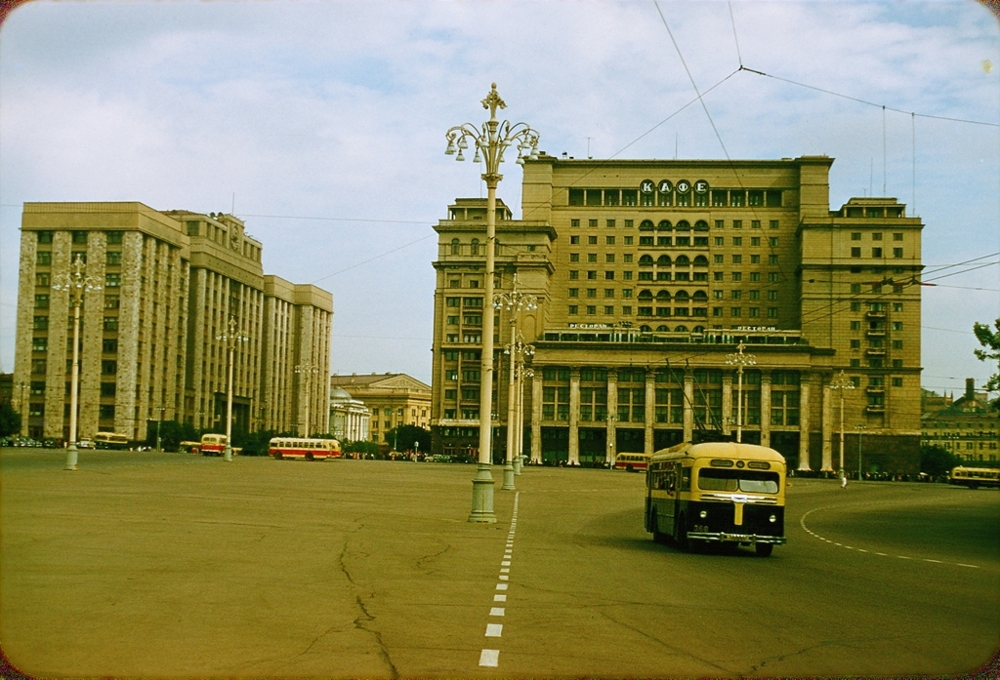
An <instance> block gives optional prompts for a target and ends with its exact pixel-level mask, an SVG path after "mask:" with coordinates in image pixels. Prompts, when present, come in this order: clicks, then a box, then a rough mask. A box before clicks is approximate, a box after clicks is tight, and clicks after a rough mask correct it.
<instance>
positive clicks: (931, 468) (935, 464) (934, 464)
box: [920, 445, 961, 477]
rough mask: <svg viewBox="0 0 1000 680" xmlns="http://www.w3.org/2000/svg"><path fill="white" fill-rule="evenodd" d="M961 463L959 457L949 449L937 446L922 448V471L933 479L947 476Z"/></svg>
mask: <svg viewBox="0 0 1000 680" xmlns="http://www.w3.org/2000/svg"><path fill="white" fill-rule="evenodd" d="M960 462H961V461H960V460H959V459H958V456H956V455H954V454H953V453H952V452H951V451H949V450H948V449H945V448H942V447H940V446H936V445H934V446H929V445H924V446H921V447H920V471H921V472H926V473H927V474H929V475H930V476H932V477H938V476H940V475H944V474H947V473H948V472H950V471H951V469H952V468H953V467H955V466H956V465H958V464H959V463H960Z"/></svg>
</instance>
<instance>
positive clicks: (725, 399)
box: [722, 373, 736, 435]
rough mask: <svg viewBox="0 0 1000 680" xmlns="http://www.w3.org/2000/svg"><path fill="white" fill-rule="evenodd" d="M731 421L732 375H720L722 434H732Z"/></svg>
mask: <svg viewBox="0 0 1000 680" xmlns="http://www.w3.org/2000/svg"><path fill="white" fill-rule="evenodd" d="M734 422H736V421H735V420H733V374H732V373H723V374H722V434H725V435H728V434H732V431H733V428H732V424H733V423H734Z"/></svg>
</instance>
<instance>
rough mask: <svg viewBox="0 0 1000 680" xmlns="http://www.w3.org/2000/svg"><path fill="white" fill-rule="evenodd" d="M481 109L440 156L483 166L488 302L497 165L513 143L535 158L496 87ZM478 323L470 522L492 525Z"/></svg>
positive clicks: (488, 341) (486, 361)
mask: <svg viewBox="0 0 1000 680" xmlns="http://www.w3.org/2000/svg"><path fill="white" fill-rule="evenodd" d="M482 104H483V108H485V109H489V111H490V119H489V120H488V121H486V122H485V123H483V125H482V127H481V128H477V127H476V126H474V125H472V124H471V123H463V124H462V125H456V126H455V127H452V128H450V129H449V130H448V131H447V132H446V133H445V138H446V139H447V140H448V146H447V148H446V149H445V153H446V154H448V155H449V156H450V155H455V154H456V152H457V155H455V160H457V161H463V160H465V157H464V156H463V154H462V152H463V151H464V150H465V149H467V148H469V142H470V141H471V142H472V143H473V144H474V145H475V147H476V153H475V157H474V158H473V162H475V163H479V162H483V163H484V164H485V166H486V167H485V170H486V171H485V172H484V173H483V174H482V178H483V181H484V182H486V189H487V198H486V281H485V284H486V286H485V290H484V293H485V296H484V297H485V299H486V300H490V301H492V300H493V276H494V267H495V264H494V263H495V256H496V219H497V215H496V195H497V185H498V184H499V183H500V180H502V179H503V175H501V174H500V163H502V162H503V154H504V151H506V150H507V147H509V146H510V145H511V144H513V143H515V142H517V163H518V164H519V165H521V164H523V163H524V159H525V158H529V159H531V160H534V159H536V158H538V133H537V132H535V131H534V130H532V129H531V128H530V127H529V126H528V125H527V124H526V123H516V124H513V125H512V124H511V123H510V122H509V121H506V120H505V121H503V122H501V121H498V120H497V115H496V114H497V108H498V107H499V108H501V109H504V108H507V105H506V104H505V103H504V101H503V100H502V99H500V95H499V94H497V84H496V83H493V84H492V88H491V90H490V93H489V94H488V95H486V98H485V99H483V101H482ZM484 316H485V317H486V318H484V319H483V348H482V358H481V364H480V366H481V383H480V386H479V465H478V466H477V470H476V476H475V478H474V479H473V480H472V512H471V514H470V515H469V521H470V522H490V523H492V522H496V521H497V518H496V515H495V514H494V512H493V476H492V475H491V474H490V465H491V460H492V459H491V452H490V440H491V437H492V433H491V430H492V421H491V419H490V417H491V416H490V414H491V412H492V410H493V409H492V406H493V403H492V402H493V314H485V315H484Z"/></svg>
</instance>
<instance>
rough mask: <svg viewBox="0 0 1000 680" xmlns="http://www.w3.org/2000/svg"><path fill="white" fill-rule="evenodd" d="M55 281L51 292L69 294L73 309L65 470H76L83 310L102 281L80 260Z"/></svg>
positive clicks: (54, 277)
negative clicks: (88, 293)
mask: <svg viewBox="0 0 1000 680" xmlns="http://www.w3.org/2000/svg"><path fill="white" fill-rule="evenodd" d="M52 280H53V283H52V290H59V291H63V290H65V291H68V292H69V303H70V305H71V306H72V307H73V366H72V373H71V376H72V377H71V378H70V393H69V445H68V446H67V448H66V469H67V470H75V469H76V463H77V449H76V411H77V403H78V399H79V395H78V393H79V391H80V389H79V388H80V307H82V306H83V296H84V294H85V293H87V292H89V291H92V290H101V280H100V279H99V278H97V277H96V276H88V275H87V274H86V273H85V265H84V263H83V260H81V259H80V258H79V257H76V258H74V259H73V264H72V265H71V266H70V271H69V272H68V273H65V274H56V275H55V276H53V277H52Z"/></svg>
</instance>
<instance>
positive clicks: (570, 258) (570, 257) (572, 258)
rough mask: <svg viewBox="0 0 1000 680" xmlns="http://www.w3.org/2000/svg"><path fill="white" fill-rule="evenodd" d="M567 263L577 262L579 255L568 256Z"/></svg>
mask: <svg viewBox="0 0 1000 680" xmlns="http://www.w3.org/2000/svg"><path fill="white" fill-rule="evenodd" d="M569 261H570V262H579V261H580V253H570V254H569Z"/></svg>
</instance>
